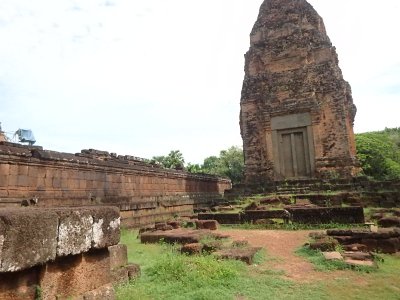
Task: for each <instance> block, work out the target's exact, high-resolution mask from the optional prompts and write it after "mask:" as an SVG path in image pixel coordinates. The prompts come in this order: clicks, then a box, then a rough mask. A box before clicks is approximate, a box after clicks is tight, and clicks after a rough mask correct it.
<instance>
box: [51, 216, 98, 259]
mask: <svg viewBox="0 0 400 300" xmlns="http://www.w3.org/2000/svg"><path fill="white" fill-rule="evenodd" d="M55 211H56V213H57V215H58V217H59V225H58V239H57V241H58V242H57V256H65V255H75V254H79V253H82V252H87V251H89V250H90V248H91V246H92V240H93V229H92V227H93V217H92V214H91V211H89V210H85V209H80V208H76V209H70V208H66V209H60V208H57V209H55Z"/></svg>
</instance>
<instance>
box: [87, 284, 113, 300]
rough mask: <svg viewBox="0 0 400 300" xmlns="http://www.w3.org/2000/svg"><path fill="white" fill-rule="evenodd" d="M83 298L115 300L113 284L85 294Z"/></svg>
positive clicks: (89, 299) (88, 299)
mask: <svg viewBox="0 0 400 300" xmlns="http://www.w3.org/2000/svg"><path fill="white" fill-rule="evenodd" d="M82 298H83V300H99V299H101V300H115V292H114V288H113V286H112V285H111V284H106V285H103V286H102V287H99V288H97V289H95V290H93V291H90V292H86V293H84V294H83V296H82Z"/></svg>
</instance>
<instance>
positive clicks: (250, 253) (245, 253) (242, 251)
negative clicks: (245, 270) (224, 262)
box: [214, 247, 262, 265]
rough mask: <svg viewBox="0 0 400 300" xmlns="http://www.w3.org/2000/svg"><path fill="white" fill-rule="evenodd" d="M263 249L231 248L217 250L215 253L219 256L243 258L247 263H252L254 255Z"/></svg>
mask: <svg viewBox="0 0 400 300" xmlns="http://www.w3.org/2000/svg"><path fill="white" fill-rule="evenodd" d="M261 249H262V248H261V247H250V248H231V249H224V250H220V251H217V252H215V253H214V254H215V255H216V256H217V257H219V258H223V259H236V260H241V261H243V262H245V263H246V264H248V265H251V264H252V263H253V260H254V256H255V255H256V253H257V252H258V251H260V250H261Z"/></svg>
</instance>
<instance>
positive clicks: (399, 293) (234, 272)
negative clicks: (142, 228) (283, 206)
mask: <svg viewBox="0 0 400 300" xmlns="http://www.w3.org/2000/svg"><path fill="white" fill-rule="evenodd" d="M136 235H137V233H136V232H131V231H123V233H122V243H125V244H127V245H128V249H129V250H128V259H129V261H130V262H135V263H138V264H140V265H141V266H142V276H141V277H140V278H139V279H137V280H136V281H133V282H130V283H127V284H125V285H121V286H119V287H117V299H400V289H399V287H400V277H399V274H400V259H399V258H398V257H397V258H396V257H390V256H383V257H384V259H385V262H384V263H383V264H380V268H379V270H377V271H375V272H371V273H366V272H356V271H352V270H346V271H343V272H344V276H340V277H338V278H332V280H329V281H318V282H314V283H297V282H294V281H290V280H287V279H285V278H284V276H283V275H284V272H282V271H275V270H269V269H268V268H260V267H259V266H258V265H253V266H246V265H245V264H243V263H242V262H237V261H218V260H216V259H215V258H214V257H213V256H211V255H208V256H207V255H206V256H191V257H189V256H185V255H181V254H179V253H178V252H177V251H176V249H175V248H174V247H173V246H169V245H161V244H150V245H142V244H140V242H139V241H138V239H137V238H136ZM273 259H274V258H273V257H269V256H268V253H266V255H265V257H264V258H260V257H259V258H258V259H257V263H258V264H260V263H263V265H268V262H269V260H273ZM261 260H264V262H261ZM322 271H323V272H328V271H327V270H326V269H323V270H322Z"/></svg>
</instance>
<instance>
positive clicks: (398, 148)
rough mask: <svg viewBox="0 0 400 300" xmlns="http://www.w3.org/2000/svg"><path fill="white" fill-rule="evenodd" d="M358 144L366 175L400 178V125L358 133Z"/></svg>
mask: <svg viewBox="0 0 400 300" xmlns="http://www.w3.org/2000/svg"><path fill="white" fill-rule="evenodd" d="M356 144H357V156H358V159H359V160H360V162H361V165H362V168H363V170H364V173H365V175H367V176H370V177H373V178H374V179H380V180H384V179H400V127H399V128H386V129H385V130H382V131H374V132H365V133H359V134H356Z"/></svg>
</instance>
